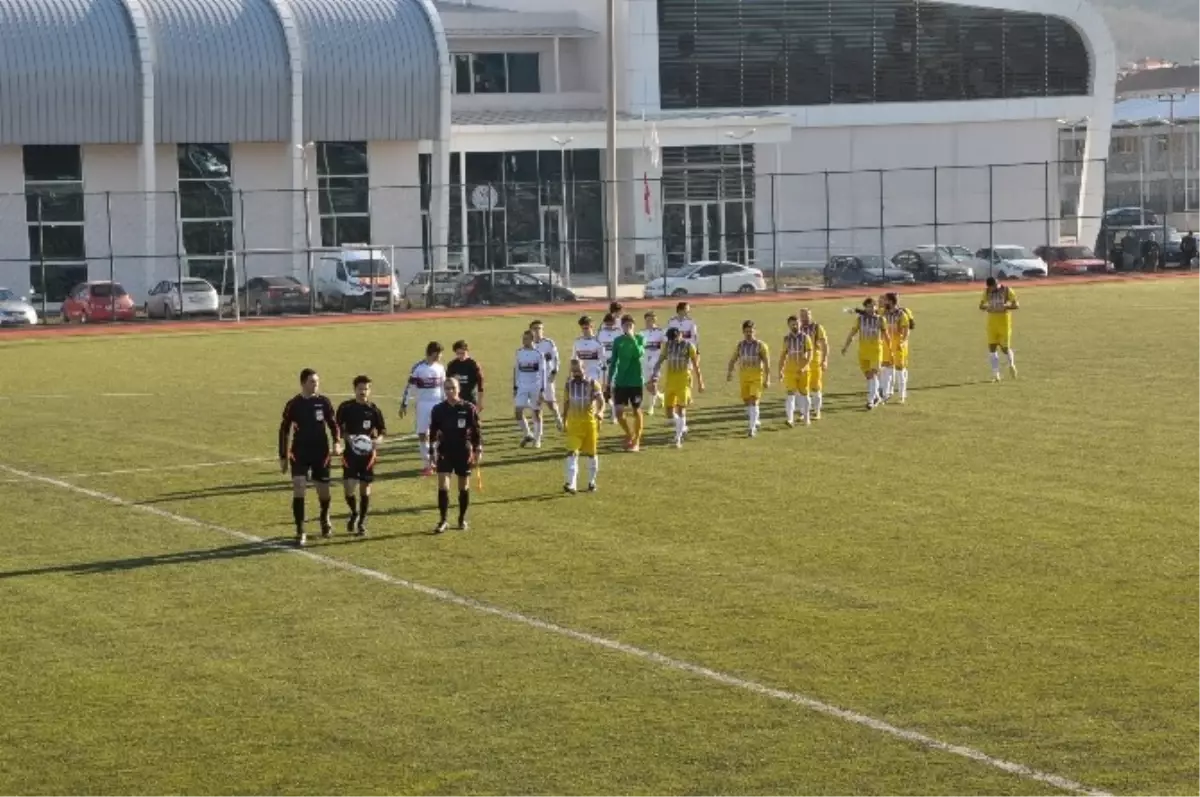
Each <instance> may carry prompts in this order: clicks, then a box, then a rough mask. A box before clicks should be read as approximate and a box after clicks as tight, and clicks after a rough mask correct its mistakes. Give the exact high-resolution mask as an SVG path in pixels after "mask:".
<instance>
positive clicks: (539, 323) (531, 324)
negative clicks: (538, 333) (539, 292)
mask: <svg viewBox="0 0 1200 797" xmlns="http://www.w3.org/2000/svg"><path fill="white" fill-rule="evenodd" d="M544 326H546V325H545V324H543V323H542V320H541V319H540V318H535V319H533V320H532V321H530V322H529V328H530V329H533V328H534V327H544Z"/></svg>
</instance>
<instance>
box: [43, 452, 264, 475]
mask: <svg viewBox="0 0 1200 797" xmlns="http://www.w3.org/2000/svg"><path fill="white" fill-rule="evenodd" d="M259 462H278V460H277V459H276V458H275V457H252V458H250V459H227V460H224V461H222V462H189V463H183V464H179V465H159V466H158V467H154V468H122V469H120V470H101V471H91V472H85V473H71V474H68V475H67V477H66V478H68V479H89V478H93V477H96V476H124V475H126V474H132V473H158V472H159V471H161V470H200V469H202V468H222V467H226V466H229V465H250V464H254V463H259Z"/></svg>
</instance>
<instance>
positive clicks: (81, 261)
mask: <svg viewBox="0 0 1200 797" xmlns="http://www.w3.org/2000/svg"><path fill="white" fill-rule="evenodd" d="M50 150H55V151H57V152H58V153H59V154H60V155H62V154H69V156H70V160H72V161H74V163H73V164H72V166H71V168H70V169H55V170H51V171H55V172H60V173H65V172H68V171H69V172H70V174H59V175H49V172H48V171H44V172H42V173H40V174H33V175H31V174H30V172H29V166H30V162H31V161H33V160H35V159H36V157H35V156H46V155H47V154H49V151H50ZM21 176H22V185H23V187H24V193H25V227H26V245H27V247H28V250H27V251H28V255H29V263H30V267H29V268H30V270H29V287H30V288H31V289H33V291H34V293H36V294H38V295H41V296H42V297H43V299H44V300H45V301H47V302H62V301H66V299H67V298H69V297H70V295H71V294H70V292H71V287H73V286H74V284H75V281H76V279H77V277H79V276H80V273H73V272H76V271H77V270H82V271H81V274H82V280H80V281H81V282H87V280H88V277H89V274H88V259H87V235H86V229H85V228H86V225H87V201H86V189H85V187H84V179H83V177H84V163H83V147H81V146H79V145H77V144H53V145H39V144H28V145H25V146H23V147H21ZM31 177H32V179H31ZM55 189H58V190H61V191H64V192H65V193H68V194H70V195H73V196H77V197H78V200H77V201H72V203H71V207H70V211H71V212H69V213H67V214H65V216H63V217H59V214H57V213H55V214H51V217H50V218H47V214H46V213H45V205H44V204H43V206H42V211H41V212H40V213H39V211H38V210H37V207H38V205H37V202H35V203H34V206H33V213H32V216H31V214H30V205H29V200H30V198H31V192H33V195H41V194H43V193H50V194H51V195H53V193H54V191H55ZM39 216H40V217H41V220H40V221H39V220H38V217H39ZM55 230H71V231H72V235H77V236H78V239H79V240H78V244H79V246H78V249H77V252H78V254H77V255H75V254H72V255H70V256H59V257H54V256H49V257H48V256H46V248H47V247H46V246H45V243H46V236H47V233H48V232H49V233H50V234H51V235H53V234H54V233H53V231H55ZM72 243H73V242H72ZM43 272H44V277H45V279H43ZM63 277H66V279H63ZM51 283H53V284H54V285H55V290H54V291H52V295H50V294H47V292H46V288H47V285H48V284H51ZM61 285H66V286H67V287H66V288H60V286H61ZM60 293H61V297H60V296H59V294H60Z"/></svg>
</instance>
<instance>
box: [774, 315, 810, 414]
mask: <svg viewBox="0 0 1200 797" xmlns="http://www.w3.org/2000/svg"><path fill="white" fill-rule="evenodd" d="M787 323H788V333H787V334H786V335H784V336H783V350H782V351H781V352H780V353H779V381H780V382H782V383H783V389H784V390H786V391H787V404H786V407H787V425H788V428H789V429H790V428H791V427H793V426H795V425H796V405H797V404H799V405H800V423H802V424H804V425H805V426H808V424H809V423H811V421H810V420H809V418H810V416H809V402H808V397H809V393H810V391H811V389H812V361H813V343H812V338H810V337H809V336H808V335H807V334H806V333H805V332H804V330H802V329H801V328H800V319H799V318H797V317H796V316H794V315H793V316H788V320H787Z"/></svg>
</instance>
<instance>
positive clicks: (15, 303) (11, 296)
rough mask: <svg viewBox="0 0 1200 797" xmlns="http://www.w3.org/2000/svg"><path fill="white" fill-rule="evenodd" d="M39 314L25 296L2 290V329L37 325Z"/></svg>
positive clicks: (0, 320) (0, 302)
mask: <svg viewBox="0 0 1200 797" xmlns="http://www.w3.org/2000/svg"><path fill="white" fill-rule="evenodd" d="M37 322H38V314H37V310H35V309H34V308H33V305H32V304H30V303H29V301H28V300H27V299H26V297H25V296H21V295H20V294H18V293H17V292H16V291H10V290H9V289H8V288H0V327H7V326H24V325H26V324H37Z"/></svg>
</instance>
